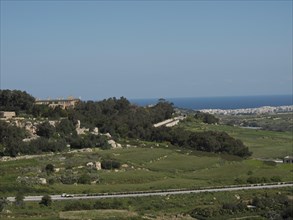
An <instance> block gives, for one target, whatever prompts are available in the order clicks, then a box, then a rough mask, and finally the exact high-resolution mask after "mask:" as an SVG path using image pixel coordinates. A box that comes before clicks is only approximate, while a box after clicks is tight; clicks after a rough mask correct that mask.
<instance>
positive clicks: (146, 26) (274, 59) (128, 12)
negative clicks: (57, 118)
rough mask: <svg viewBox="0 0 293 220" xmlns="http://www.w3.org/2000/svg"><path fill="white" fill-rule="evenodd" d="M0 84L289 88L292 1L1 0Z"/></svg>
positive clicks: (99, 94)
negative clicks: (136, 0) (138, 0)
mask: <svg viewBox="0 0 293 220" xmlns="http://www.w3.org/2000/svg"><path fill="white" fill-rule="evenodd" d="M1 89H20V90H26V91H27V92H29V93H30V94H32V95H34V96H35V97H39V98H47V97H51V98H53V97H54V98H56V97H67V96H69V95H72V96H75V97H81V98H82V99H94V100H97V99H103V98H108V97H113V96H116V97H121V96H125V97H127V98H159V97H165V98H168V97H205V96H238V95H270V94H292V1H235V2H233V1H159V2H155V1H140V2H135V1H85V2H84V1H61V2H58V1H1Z"/></svg>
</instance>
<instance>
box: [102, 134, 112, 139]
mask: <svg viewBox="0 0 293 220" xmlns="http://www.w3.org/2000/svg"><path fill="white" fill-rule="evenodd" d="M104 135H105V136H107V137H108V138H112V136H111V134H110V133H106V134H104Z"/></svg>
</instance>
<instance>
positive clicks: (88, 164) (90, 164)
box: [86, 162, 94, 167]
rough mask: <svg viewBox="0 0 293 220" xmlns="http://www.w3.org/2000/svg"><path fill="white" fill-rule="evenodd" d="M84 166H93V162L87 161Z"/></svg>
mask: <svg viewBox="0 0 293 220" xmlns="http://www.w3.org/2000/svg"><path fill="white" fill-rule="evenodd" d="M86 166H87V167H93V166H94V163H93V162H88V163H87V164H86Z"/></svg>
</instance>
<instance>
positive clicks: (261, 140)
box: [180, 121, 293, 158]
mask: <svg viewBox="0 0 293 220" xmlns="http://www.w3.org/2000/svg"><path fill="white" fill-rule="evenodd" d="M180 126H182V127H183V128H186V129H189V130H192V131H208V130H212V131H225V132H227V133H228V134H230V135H231V136H232V137H234V138H237V139H240V140H242V141H243V142H244V144H245V145H246V146H248V147H249V150H250V151H252V152H253V155H252V157H253V158H283V157H284V156H287V155H292V150H293V133H292V132H290V131H286V132H277V131H264V130H254V129H247V128H241V127H237V126H228V125H209V124H204V123H197V122H195V121H189V122H183V123H182V124H181V125H180Z"/></svg>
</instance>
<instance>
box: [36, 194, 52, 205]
mask: <svg viewBox="0 0 293 220" xmlns="http://www.w3.org/2000/svg"><path fill="white" fill-rule="evenodd" d="M39 204H40V205H44V206H51V204H52V198H51V196H49V195H44V196H43V197H42V200H41V201H40V203H39Z"/></svg>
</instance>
